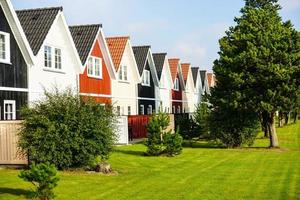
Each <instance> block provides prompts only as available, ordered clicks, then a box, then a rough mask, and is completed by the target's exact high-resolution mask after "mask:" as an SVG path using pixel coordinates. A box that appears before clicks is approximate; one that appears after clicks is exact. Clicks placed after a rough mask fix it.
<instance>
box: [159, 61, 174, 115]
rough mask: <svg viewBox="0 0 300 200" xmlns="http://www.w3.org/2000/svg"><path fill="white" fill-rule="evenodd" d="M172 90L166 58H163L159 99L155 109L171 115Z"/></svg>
mask: <svg viewBox="0 0 300 200" xmlns="http://www.w3.org/2000/svg"><path fill="white" fill-rule="evenodd" d="M172 88H173V81H172V75H171V71H170V66H169V62H168V59H167V57H165V61H164V66H163V70H162V73H161V77H160V86H159V96H158V97H157V98H159V100H160V101H158V102H159V105H158V106H157V108H159V109H161V111H163V112H166V113H172Z"/></svg>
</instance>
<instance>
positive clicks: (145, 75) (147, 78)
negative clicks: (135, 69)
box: [142, 70, 150, 86]
mask: <svg viewBox="0 0 300 200" xmlns="http://www.w3.org/2000/svg"><path fill="white" fill-rule="evenodd" d="M142 85H146V86H150V71H149V70H144V72H143V81H142Z"/></svg>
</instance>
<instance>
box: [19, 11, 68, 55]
mask: <svg viewBox="0 0 300 200" xmlns="http://www.w3.org/2000/svg"><path fill="white" fill-rule="evenodd" d="M62 10H63V8H62V7H52V8H38V9H27V10H18V11H16V12H17V15H18V18H19V20H20V22H21V25H22V27H23V29H24V32H25V35H26V37H27V39H28V42H29V44H30V46H31V49H32V51H33V54H34V55H37V53H38V52H39V50H40V48H41V46H42V44H43V42H44V40H45V38H46V36H47V34H48V32H49V30H50V28H51V26H52V24H53V22H54V20H55V19H56V16H57V15H58V13H59V12H61V11H62Z"/></svg>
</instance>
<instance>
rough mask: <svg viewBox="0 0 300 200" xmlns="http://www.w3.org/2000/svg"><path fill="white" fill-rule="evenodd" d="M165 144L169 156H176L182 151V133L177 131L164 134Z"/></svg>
mask: <svg viewBox="0 0 300 200" xmlns="http://www.w3.org/2000/svg"><path fill="white" fill-rule="evenodd" d="M163 139H164V141H163V143H164V146H165V153H166V154H167V155H169V156H175V155H178V154H180V153H181V151H182V141H183V140H182V137H181V135H180V134H179V133H178V132H176V133H173V134H172V133H171V132H168V133H166V134H165V135H164V138H163Z"/></svg>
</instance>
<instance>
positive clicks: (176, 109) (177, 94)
mask: <svg viewBox="0 0 300 200" xmlns="http://www.w3.org/2000/svg"><path fill="white" fill-rule="evenodd" d="M169 66H170V71H171V75H172V81H173V89H172V113H173V114H175V113H182V112H183V102H182V101H183V98H182V92H183V91H184V88H185V87H184V80H183V76H182V70H181V66H180V59H178V58H173V59H169Z"/></svg>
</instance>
